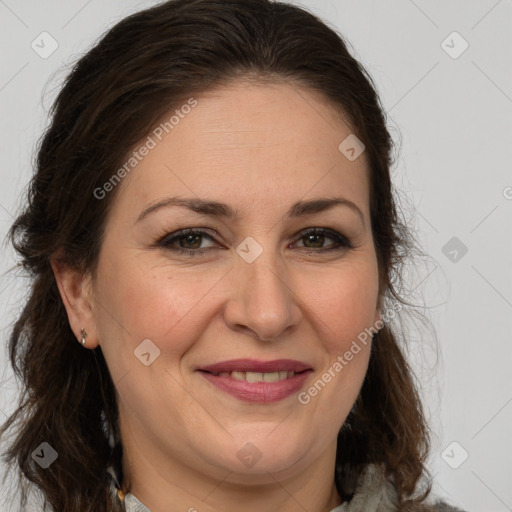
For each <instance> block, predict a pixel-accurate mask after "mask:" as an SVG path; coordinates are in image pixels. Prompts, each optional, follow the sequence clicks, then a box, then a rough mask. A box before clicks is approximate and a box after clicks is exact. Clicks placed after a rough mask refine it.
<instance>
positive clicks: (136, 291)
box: [97, 257, 218, 365]
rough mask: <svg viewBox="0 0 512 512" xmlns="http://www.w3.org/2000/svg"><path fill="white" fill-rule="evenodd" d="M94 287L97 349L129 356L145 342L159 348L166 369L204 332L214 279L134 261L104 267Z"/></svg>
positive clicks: (187, 270) (210, 276)
mask: <svg viewBox="0 0 512 512" xmlns="http://www.w3.org/2000/svg"><path fill="white" fill-rule="evenodd" d="M98 281H99V282H100V283H101V286H100V287H99V289H98V295H97V297H98V303H99V305H100V307H99V308H98V309H97V313H98V317H99V320H100V322H99V324H100V327H99V331H100V332H99V335H100V341H101V343H102V345H103V344H105V345H107V347H106V348H107V349H110V346H111V345H112V346H113V347H114V346H115V348H116V349H117V351H118V354H120V353H121V351H122V352H123V353H128V354H129V355H132V354H133V350H135V348H136V347H137V346H138V345H139V344H140V343H141V342H142V341H143V340H145V339H150V340H152V341H153V342H154V343H155V344H156V345H157V346H159V347H160V348H162V347H163V344H164V343H165V355H166V356H168V357H169V361H167V363H168V364H169V365H172V364H173V359H174V356H178V355H181V354H182V353H183V352H184V351H186V350H187V349H188V348H189V346H190V345H191V344H192V341H193V340H194V339H197V337H198V336H199V334H200V332H201V330H203V329H204V328H205V325H204V324H207V321H208V318H207V314H208V313H207V312H206V311H205V309H204V307H205V304H207V303H208V301H210V304H211V300H212V298H211V297H212V296H213V295H214V290H212V291H210V292H208V291H209V290H211V289H212V288H213V287H214V285H215V283H216V281H218V276H217V274H216V273H214V272H210V273H204V274H201V275H200V276H198V272H197V271H195V272H194V271H193V270H192V269H186V268H183V269H181V268H175V267H172V266H171V265H169V266H167V265H161V264H159V265H158V266H151V265H146V264H141V260H140V258H136V257H135V258H133V259H125V260H123V259H121V258H118V259H116V262H115V265H108V264H105V266H104V267H103V271H102V273H101V275H100V276H99V279H98ZM205 294H206V296H205ZM169 340H172V343H169ZM127 348H128V350H126V349H127ZM162 355H164V351H163V350H162ZM126 363H127V364H133V361H132V360H127V361H126Z"/></svg>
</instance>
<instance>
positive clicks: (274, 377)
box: [214, 371, 295, 382]
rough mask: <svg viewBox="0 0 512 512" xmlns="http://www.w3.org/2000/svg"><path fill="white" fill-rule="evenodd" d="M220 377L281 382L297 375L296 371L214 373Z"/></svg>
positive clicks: (248, 380)
mask: <svg viewBox="0 0 512 512" xmlns="http://www.w3.org/2000/svg"><path fill="white" fill-rule="evenodd" d="M214 375H218V376H219V377H231V378H232V379H235V380H245V381H247V382H278V381H280V380H284V379H289V378H290V377H293V376H294V375H295V372H294V371H281V372H265V373H262V372H236V371H235V372H219V373H214Z"/></svg>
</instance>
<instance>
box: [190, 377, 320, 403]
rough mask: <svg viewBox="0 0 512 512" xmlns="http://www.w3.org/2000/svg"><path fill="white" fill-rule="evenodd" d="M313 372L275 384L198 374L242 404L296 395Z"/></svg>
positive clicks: (272, 400) (277, 399)
mask: <svg viewBox="0 0 512 512" xmlns="http://www.w3.org/2000/svg"><path fill="white" fill-rule="evenodd" d="M312 371H313V370H307V371H305V372H302V373H297V374H295V375H294V376H293V377H289V378H287V379H283V380H279V381H277V382H247V381H245V380H236V379H233V378H231V377H221V376H217V375H213V374H211V373H207V372H204V371H200V372H199V373H200V374H201V375H202V376H203V377H204V378H205V379H206V380H208V381H209V382H211V383H212V384H213V385H214V386H217V387H218V388H219V389H220V390H222V391H225V392H226V393H229V394H230V395H232V396H234V397H236V398H238V399H239V400H243V401H244V402H259V403H270V402H277V401H279V400H282V399H283V398H286V397H288V396H290V395H293V394H294V393H297V392H298V391H299V390H300V389H301V388H302V386H303V385H304V382H305V381H306V380H307V378H308V377H309V374H310V373H311V372H312Z"/></svg>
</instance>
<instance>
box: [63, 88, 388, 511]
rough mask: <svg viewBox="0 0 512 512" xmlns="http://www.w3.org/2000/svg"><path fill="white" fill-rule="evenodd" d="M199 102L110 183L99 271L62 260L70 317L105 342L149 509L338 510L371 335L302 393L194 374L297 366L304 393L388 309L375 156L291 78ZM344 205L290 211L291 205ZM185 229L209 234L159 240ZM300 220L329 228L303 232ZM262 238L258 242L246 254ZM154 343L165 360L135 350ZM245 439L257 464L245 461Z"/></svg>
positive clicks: (213, 93)
mask: <svg viewBox="0 0 512 512" xmlns="http://www.w3.org/2000/svg"><path fill="white" fill-rule="evenodd" d="M195 98H196V99H197V101H198V104H197V106H196V107H194V108H193V109H192V111H191V112H190V113H189V114H188V115H187V116H186V117H185V118H184V119H182V120H180V122H179V124H178V125H176V126H175V128H174V129H173V130H172V132H170V133H169V135H167V136H166V137H165V138H164V139H163V140H162V141H161V142H159V143H158V145H157V146H156V147H155V148H154V149H152V150H151V151H150V152H149V154H148V155H147V156H146V157H145V158H144V159H143V160H142V161H141V162H140V163H139V164H138V165H137V167H136V168H135V169H134V170H132V171H131V173H130V174H129V175H127V176H126V177H125V178H124V179H123V181H122V183H121V184H120V185H118V187H119V189H118V190H116V196H115V201H114V203H113V208H112V210H111V212H110V214H109V217H108V219H107V229H106V232H105V236H104V237H103V241H102V248H101V253H100V258H99V264H98V270H97V274H96V276H95V278H94V279H93V278H92V276H90V275H88V274H86V275H83V276H81V275H79V274H77V273H76V272H74V271H73V270H71V269H68V268H63V267H62V266H59V265H57V264H56V263H55V262H54V263H53V268H54V272H55V275H56V278H57V282H58V285H59V290H60V292H61V295H62V298H63V301H64V303H65V306H66V309H67V312H68V317H69V322H70V325H71V327H72V329H73V331H74V332H75V333H76V335H77V338H78V339H81V335H80V330H81V328H82V327H83V328H85V329H86V331H87V333H88V336H87V340H86V341H87V343H86V348H87V349H91V348H94V347H96V346H98V345H100V346H101V350H102V351H103V353H104V355H105V358H106V361H107V364H108V367H109V370H110V372H111V374H112V378H113V381H114V383H115V386H116V389H117V393H118V403H119V411H120V423H121V434H122V441H123V446H124V453H125V458H124V462H123V464H124V467H123V469H124V473H125V484H127V483H129V484H131V490H132V492H133V494H135V496H137V498H138V499H139V500H140V501H142V502H143V503H144V504H145V505H146V506H147V507H148V508H150V509H151V511H152V512H159V511H166V512H169V511H171V512H172V511H185V510H188V511H189V512H193V511H194V510H197V511H198V512H210V511H219V510H222V511H225V512H234V511H237V512H238V511H239V510H240V504H241V503H243V508H244V510H245V511H247V512H253V511H254V512H256V511H258V512H261V510H266V511H276V512H277V511H280V512H292V511H304V510H308V511H312V512H313V511H315V512H328V511H330V510H331V509H332V508H334V507H335V506H337V505H339V504H340V503H341V500H340V497H339V496H338V493H337V491H336V488H335V485H334V462H335V450H336V437H337V433H338V431H339V429H340V428H341V426H342V425H343V423H344V421H345V419H346V417H347V415H348V413H349V412H350V409H351V408H352V406H353V404H354V402H355V400H356V398H357V395H358V393H359V391H360V388H361V386H362V383H363V380H364V377H365V374H366V371H367V367H368V359H369V354H370V345H371V344H370V343H368V344H367V345H366V346H362V350H361V351H360V352H359V353H358V354H357V355H355V356H354V358H353V359H352V360H351V361H350V362H349V363H348V364H347V365H346V366H344V368H343V370H342V371H340V372H338V373H337V374H336V377H334V378H332V380H331V382H329V383H328V384H327V385H326V386H325V387H324V388H323V389H322V391H321V392H319V393H318V394H317V395H316V396H315V397H312V398H311V401H310V402H309V403H308V404H307V405H303V404H301V403H299V401H298V400H297V396H296V395H293V396H290V397H288V398H285V399H283V400H280V401H278V402H274V403H269V404H254V403H247V402H242V401H240V400H238V399H236V398H235V397H232V396H231V395H228V394H226V393H224V392H223V391H220V390H219V389H217V388H216V387H214V386H213V385H212V384H210V383H209V382H208V381H206V379H204V378H203V377H202V376H201V374H199V373H198V372H197V371H195V370H196V368H197V367H199V366H204V365H206V364H212V363H216V362H219V361H224V360H227V359H233V358H256V359H261V360H273V359H278V358H290V359H296V360H300V361H304V362H306V363H308V364H309V365H310V366H312V367H313V369H314V372H313V373H312V374H311V375H310V376H309V379H308V381H307V383H306V384H305V386H304V387H303V390H307V388H308V387H310V386H311V385H312V384H313V383H314V382H315V381H317V379H319V378H320V377H321V376H322V374H323V373H324V372H327V370H328V368H329V367H331V366H332V365H333V363H334V361H336V359H337V357H338V356H342V355H343V354H344V353H345V352H346V351H347V350H348V349H349V347H350V345H351V343H352V342H353V341H354V340H356V339H357V335H358V334H359V333H361V332H362V331H364V329H365V328H369V327H370V326H373V325H374V324H375V323H376V322H377V320H379V319H380V318H381V316H380V309H379V307H378V303H379V289H378V267H377V259H376V254H375V249H374V243H373V238H372V233H371V228H370V212H369V181H368V167H367V162H366V159H365V154H364V153H363V154H362V155H361V156H360V157H359V158H357V159H356V160H355V161H349V160H348V159H347V158H345V156H344V155H343V154H341V152H340V151H339V150H338V145H339V144H340V142H341V141H343V140H344V139H345V138H346V137H347V136H348V135H350V133H351V130H350V128H349V127H348V125H347V124H346V123H344V122H343V121H342V119H341V118H340V116H335V115H334V113H333V109H332V107H330V106H329V105H328V104H327V103H326V102H325V101H324V99H323V98H322V97H320V96H319V95H317V94H316V93H314V92H312V91H309V90H306V89H301V88H299V87H298V86H296V85H294V86H293V87H292V86H291V85H289V84H287V83H284V82H275V83H272V84H269V83H266V84H262V83H261V84H256V83H250V84H248V83H243V82H237V83H234V84H231V85H229V86H223V87H219V88H216V89H210V90H209V91H207V92H205V93H202V94H200V95H197V96H195ZM169 196H180V197H195V198H197V197H199V198H204V199H210V200H215V201H219V202H222V203H227V204H228V205H230V206H231V207H232V208H233V209H235V210H236V211H237V214H238V216H237V217H236V219H227V218H214V217H209V216H206V215H199V214H197V213H194V212H192V211H191V210H188V209H187V208H184V207H178V206H171V207H167V208H160V209H157V210H155V211H153V212H152V213H150V214H148V215H147V216H146V217H145V218H144V219H143V220H141V221H140V222H137V218H138V217H139V215H140V214H141V212H142V211H143V210H144V209H145V208H146V207H147V206H148V205H151V204H154V203H155V202H157V201H159V200H161V199H163V198H165V197H169ZM333 196H338V197H343V198H344V199H347V200H350V201H352V202H353V203H354V204H355V205H356V206H357V208H358V209H359V210H360V211H361V213H362V219H361V218H360V217H359V215H358V214H357V213H356V212H355V211H353V210H352V209H350V208H349V207H346V206H335V207H333V208H331V209H328V210H325V211H322V212H318V213H314V214H309V215H307V216H304V217H299V218H288V217H286V215H285V214H286V212H287V211H288V209H289V207H290V206H291V205H292V204H294V203H295V202H297V201H299V200H302V201H306V200H310V199H314V198H315V199H316V198H321V197H327V198H329V197H333ZM180 228H202V229H203V230H205V231H206V232H207V234H208V235H211V236H212V239H209V238H208V237H206V236H203V238H201V237H199V238H196V239H192V240H190V239H188V245H187V239H186V237H184V238H182V239H181V241H180V240H177V241H175V242H174V243H173V245H172V247H175V248H178V249H179V248H189V249H190V248H191V249H190V250H195V251H197V250H198V249H197V247H199V248H201V249H205V252H204V253H203V254H200V253H197V254H196V255H195V256H190V255H189V254H188V253H185V254H182V255H179V254H177V253H175V252H173V251H172V250H171V249H170V248H169V247H167V248H165V247H159V246H158V240H159V239H160V238H163V237H164V236H165V235H168V234H171V233H173V232H176V231H177V230H178V229H180ZM307 228H330V229H332V230H334V231H336V232H338V233H340V234H341V235H343V236H345V237H347V238H348V239H349V240H350V242H351V244H352V246H353V247H352V248H346V247H340V248H338V249H335V250H332V251H330V252H323V253H319V252H316V253H315V252H314V251H318V250H319V249H325V248H329V247H330V248H333V247H336V246H337V245H336V240H334V239H332V238H331V237H330V235H326V236H325V238H324V239H323V241H322V239H321V237H320V239H316V240H315V239H313V240H312V241H309V240H308V237H305V236H303V235H301V232H302V231H304V230H305V229H307ZM249 236H250V237H253V238H254V239H255V240H256V241H257V242H258V244H259V245H260V246H261V247H262V249H263V252H262V253H261V254H260V255H259V257H257V258H256V260H255V261H253V262H252V263H247V262H246V261H245V260H244V259H242V258H241V257H240V256H239V254H238V253H237V252H236V248H237V246H238V245H239V244H240V243H241V242H242V241H243V240H244V239H245V238H246V237H249ZM147 338H149V339H150V340H151V341H152V342H153V343H154V344H155V345H156V346H157V347H158V348H159V350H160V355H159V357H157V358H156V359H155V360H154V361H153V362H152V363H151V364H150V365H148V366H145V365H144V364H142V363H141V361H140V360H139V359H138V358H137V357H135V356H134V350H135V349H136V348H137V346H138V345H139V344H140V343H141V341H142V340H144V339H147ZM249 442H250V443H252V444H253V445H254V446H255V447H256V448H257V451H258V453H259V454H260V455H261V458H260V459H259V460H258V461H257V462H256V463H255V464H254V465H253V466H252V467H247V466H246V465H244V464H243V463H242V462H241V461H240V459H239V458H238V457H237V453H238V452H239V450H240V449H241V448H242V447H243V446H244V445H246V443H249Z"/></svg>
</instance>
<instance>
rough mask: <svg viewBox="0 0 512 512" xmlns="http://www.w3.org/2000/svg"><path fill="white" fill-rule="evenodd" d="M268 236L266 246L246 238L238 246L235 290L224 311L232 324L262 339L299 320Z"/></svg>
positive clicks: (278, 257)
mask: <svg viewBox="0 0 512 512" xmlns="http://www.w3.org/2000/svg"><path fill="white" fill-rule="evenodd" d="M248 238H250V237H248ZM269 238H271V237H267V238H266V244H265V245H266V247H265V246H262V245H260V244H259V243H258V242H256V241H255V240H254V239H252V240H251V239H249V240H248V239H246V240H244V242H242V243H241V244H240V245H239V247H238V248H237V253H238V256H239V258H238V259H237V261H236V263H235V266H236V268H235V272H234V274H233V279H234V280H235V285H234V287H233V290H234V292H233V295H232V297H231V301H230V304H229V305H228V308H227V310H226V319H227V321H228V322H229V323H230V324H231V326H232V327H237V328H240V326H244V327H247V328H249V329H250V330H252V331H254V332H255V333H256V334H257V335H258V337H259V338H260V339H265V340H271V339H274V338H276V337H278V336H279V335H280V334H281V333H282V332H283V331H284V330H285V329H287V328H289V327H290V326H292V325H295V324H297V323H298V322H299V320H300V311H299V308H298V305H297V303H296V299H295V294H294V293H293V290H292V289H291V288H290V284H289V282H288V281H289V276H288V274H287V270H286V265H285V264H284V262H283V261H282V259H281V255H280V253H279V251H277V250H275V249H274V248H273V245H272V244H270V241H269Z"/></svg>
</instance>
